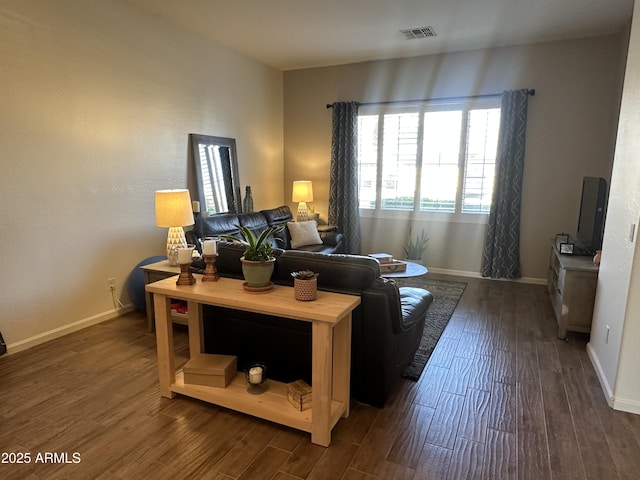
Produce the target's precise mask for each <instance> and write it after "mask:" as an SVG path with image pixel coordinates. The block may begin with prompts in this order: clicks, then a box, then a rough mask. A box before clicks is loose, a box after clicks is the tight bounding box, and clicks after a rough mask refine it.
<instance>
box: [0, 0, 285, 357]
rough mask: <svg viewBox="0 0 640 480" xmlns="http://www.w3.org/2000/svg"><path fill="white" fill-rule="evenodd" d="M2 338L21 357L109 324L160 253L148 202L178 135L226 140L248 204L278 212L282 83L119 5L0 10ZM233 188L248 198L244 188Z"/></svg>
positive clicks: (174, 176) (44, 1)
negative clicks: (35, 346)
mask: <svg viewBox="0 0 640 480" xmlns="http://www.w3.org/2000/svg"><path fill="white" fill-rule="evenodd" d="M0 64H1V65H2V66H1V67H0V105H2V107H1V110H0V205H2V208H0V225H1V228H2V230H1V233H2V247H1V248H0V265H2V268H0V285H2V288H1V289H0V312H1V313H0V331H2V333H3V335H4V337H5V340H6V341H7V343H8V344H9V348H10V351H11V350H13V351H17V350H19V349H21V348H24V347H26V346H28V345H30V344H32V343H34V342H37V341H39V340H42V338H48V336H50V335H54V336H55V335H57V334H60V333H63V332H66V331H69V330H70V329H73V328H75V326H74V324H76V323H78V324H84V323H91V322H94V321H98V320H101V319H104V318H107V317H109V316H111V315H113V314H114V306H113V304H112V299H111V295H110V293H109V292H108V290H107V286H106V279H107V278H108V277H114V278H115V279H116V282H117V286H118V293H119V294H120V295H122V296H123V300H124V301H127V298H126V293H125V292H124V291H123V289H124V287H125V282H126V280H127V278H128V275H129V273H130V271H131V270H132V268H133V267H134V265H136V264H137V263H138V261H140V260H141V259H143V258H146V257H149V256H152V255H160V254H162V253H163V250H164V243H165V240H166V229H161V228H157V227H156V226H155V224H154V194H153V192H154V191H155V190H158V189H162V188H184V187H186V186H187V185H188V184H189V180H190V179H191V177H192V174H191V173H189V167H188V159H187V151H188V148H187V140H188V137H187V136H188V134H189V133H192V132H193V133H202V134H208V135H218V136H228V137H234V138H236V141H237V147H238V155H239V161H240V177H241V181H242V185H243V187H244V185H246V184H250V185H252V187H253V192H254V198H255V202H256V206H258V207H260V208H267V207H273V206H277V205H281V204H282V203H283V197H282V184H283V171H284V170H283V168H284V167H283V134H282V119H283V117H282V101H283V100H282V73H281V72H279V71H277V70H275V69H273V68H271V67H267V66H265V65H262V64H260V63H258V62H256V61H254V60H251V59H248V58H246V57H243V56H240V55H237V54H235V53H233V52H231V51H229V50H227V49H225V48H223V47H221V46H219V45H216V44H213V43H211V42H210V41H207V40H205V39H204V38H202V37H199V36H196V35H193V34H189V33H186V32H184V31H182V30H180V29H177V28H175V27H173V26H171V25H169V24H167V23H165V22H164V21H163V20H161V19H159V18H157V17H153V16H150V15H147V14H145V13H143V12H141V11H138V10H136V9H135V8H134V7H131V6H130V5H129V4H127V3H125V2H120V1H117V0H116V1H103V0H85V1H82V2H78V1H73V0H56V1H49V0H30V1H28V2H2V3H0ZM243 190H244V188H243Z"/></svg>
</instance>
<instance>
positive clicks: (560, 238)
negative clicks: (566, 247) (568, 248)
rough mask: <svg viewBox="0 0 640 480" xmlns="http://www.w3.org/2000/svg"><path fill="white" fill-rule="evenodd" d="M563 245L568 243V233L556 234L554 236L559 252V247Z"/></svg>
mask: <svg viewBox="0 0 640 480" xmlns="http://www.w3.org/2000/svg"><path fill="white" fill-rule="evenodd" d="M563 243H569V234H568V233H557V234H556V248H557V249H558V251H560V245H562V244H563Z"/></svg>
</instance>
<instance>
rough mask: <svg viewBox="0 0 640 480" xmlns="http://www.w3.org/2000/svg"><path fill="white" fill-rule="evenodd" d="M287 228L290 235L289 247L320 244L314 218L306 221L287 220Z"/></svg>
mask: <svg viewBox="0 0 640 480" xmlns="http://www.w3.org/2000/svg"><path fill="white" fill-rule="evenodd" d="M287 228H288V229H289V234H290V235H291V248H298V247H304V246H306V245H321V244H322V240H321V239H320V234H319V233H318V224H317V223H316V221H315V220H309V221H308V222H287Z"/></svg>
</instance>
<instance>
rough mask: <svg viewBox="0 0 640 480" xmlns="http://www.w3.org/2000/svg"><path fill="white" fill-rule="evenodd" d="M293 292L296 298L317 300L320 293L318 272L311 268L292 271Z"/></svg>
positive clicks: (305, 300) (306, 300)
mask: <svg viewBox="0 0 640 480" xmlns="http://www.w3.org/2000/svg"><path fill="white" fill-rule="evenodd" d="M291 276H292V277H293V294H294V297H295V299H296V300H302V301H304V302H308V301H309V300H315V299H316V296H317V293H318V274H317V273H316V272H312V271H311V270H300V271H298V272H292V273H291Z"/></svg>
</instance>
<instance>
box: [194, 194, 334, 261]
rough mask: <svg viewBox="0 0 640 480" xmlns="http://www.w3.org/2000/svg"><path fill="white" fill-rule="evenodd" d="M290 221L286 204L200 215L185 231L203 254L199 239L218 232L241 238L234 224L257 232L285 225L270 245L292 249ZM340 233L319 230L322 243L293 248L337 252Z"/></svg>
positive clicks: (289, 212) (218, 234) (215, 234)
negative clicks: (258, 209) (254, 209)
mask: <svg viewBox="0 0 640 480" xmlns="http://www.w3.org/2000/svg"><path fill="white" fill-rule="evenodd" d="M292 221H293V215H292V214H291V210H290V209H289V207H288V206H286V205H282V206H281V207H277V208H272V209H270V210H261V211H259V212H251V213H239V214H237V213H219V214H215V215H210V216H208V217H204V216H199V217H198V219H197V220H196V224H195V226H194V229H193V230H191V231H189V232H187V239H188V241H189V243H193V244H195V245H196V248H198V250H199V251H200V252H201V253H202V251H201V248H200V246H201V245H200V242H199V241H198V240H202V239H204V238H206V237H217V236H220V235H232V236H234V237H240V231H239V230H238V227H237V225H242V226H244V227H249V228H250V229H251V230H252V231H253V233H255V234H256V235H259V234H260V232H262V231H263V230H266V229H267V228H268V227H270V226H274V225H276V226H277V225H284V227H285V228H284V229H283V230H282V232H281V233H280V234H279V235H278V240H274V241H273V242H272V243H273V245H272V246H273V247H278V248H282V249H284V250H290V249H291V234H290V233H289V229H288V228H287V226H286V225H287V222H292ZM342 238H343V235H342V234H341V233H337V232H321V233H320V239H321V240H322V244H321V245H305V246H301V247H297V248H296V250H302V251H307V252H321V253H338V252H340V248H341V246H342Z"/></svg>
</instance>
